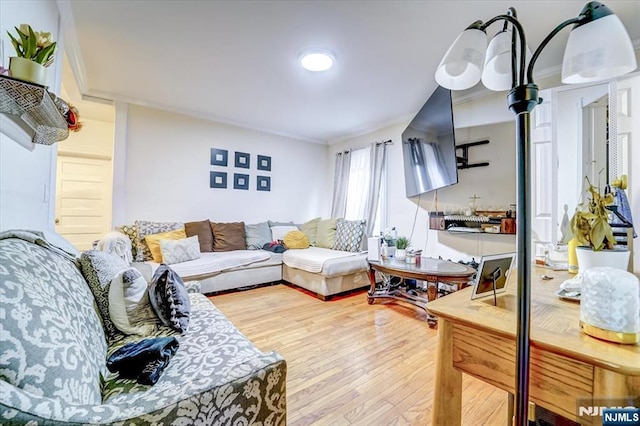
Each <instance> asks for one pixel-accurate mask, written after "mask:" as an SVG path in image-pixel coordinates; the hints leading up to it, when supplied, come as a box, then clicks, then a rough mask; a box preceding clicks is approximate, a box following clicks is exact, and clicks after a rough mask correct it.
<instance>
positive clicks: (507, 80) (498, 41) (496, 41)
mask: <svg viewBox="0 0 640 426" xmlns="http://www.w3.org/2000/svg"><path fill="white" fill-rule="evenodd" d="M512 34H513V33H512V32H511V31H506V30H505V31H500V32H499V33H498V34H496V36H495V37H493V38H492V39H491V42H490V43H489V47H488V48H487V57H486V59H485V62H484V69H483V70H482V84H484V86H485V87H486V88H487V89H489V90H495V91H497V92H499V91H503V90H509V89H511V87H512V80H511V42H512ZM516 46H519V44H516ZM530 58H531V51H530V50H529V46H527V51H526V59H527V62H528V61H529V59H530Z"/></svg>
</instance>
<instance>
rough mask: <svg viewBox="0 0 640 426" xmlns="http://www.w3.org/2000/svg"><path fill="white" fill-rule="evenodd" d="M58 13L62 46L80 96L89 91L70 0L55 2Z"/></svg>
mask: <svg viewBox="0 0 640 426" xmlns="http://www.w3.org/2000/svg"><path fill="white" fill-rule="evenodd" d="M56 4H57V5H58V12H59V13H60V21H61V24H62V33H63V37H64V46H65V49H64V50H65V52H66V54H67V58H68V59H69V65H70V66H71V71H72V72H73V76H74V77H75V80H76V84H77V86H78V90H79V91H80V93H81V94H85V93H86V92H87V91H88V90H89V84H88V83H87V72H86V68H85V66H84V60H83V59H82V50H81V49H80V40H79V39H78V33H77V32H76V21H75V18H74V17H73V8H72V7H71V1H70V0H56Z"/></svg>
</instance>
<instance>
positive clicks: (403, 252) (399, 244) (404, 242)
mask: <svg viewBox="0 0 640 426" xmlns="http://www.w3.org/2000/svg"><path fill="white" fill-rule="evenodd" d="M409 244H411V241H409V239H408V238H407V237H398V238H397V239H396V254H395V257H396V260H404V259H405V257H407V247H409Z"/></svg>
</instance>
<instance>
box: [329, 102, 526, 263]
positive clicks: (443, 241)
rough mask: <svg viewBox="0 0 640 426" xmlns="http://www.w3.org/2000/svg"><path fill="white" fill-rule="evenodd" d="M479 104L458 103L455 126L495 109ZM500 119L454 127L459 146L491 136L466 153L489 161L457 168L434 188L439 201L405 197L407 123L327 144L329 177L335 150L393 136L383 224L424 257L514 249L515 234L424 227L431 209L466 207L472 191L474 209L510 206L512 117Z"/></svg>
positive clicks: (513, 192)
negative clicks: (450, 180) (452, 181)
mask: <svg viewBox="0 0 640 426" xmlns="http://www.w3.org/2000/svg"><path fill="white" fill-rule="evenodd" d="M477 102H479V101H468V102H465V106H464V107H462V108H460V110H458V105H456V106H455V107H454V120H455V122H456V126H457V125H458V123H459V122H460V123H466V124H475V123H479V122H482V121H481V118H479V117H477V116H473V115H474V114H476V115H477V114H485V113H486V111H487V110H489V111H490V110H493V107H491V108H486V109H484V108H482V107H481V106H478V105H475V104H474V103H477ZM491 102H495V97H493V96H492V97H491ZM505 109H506V106H505ZM507 112H509V111H507ZM509 114H510V112H509ZM469 115H472V116H469ZM512 118H513V117H512ZM500 121H503V119H500V120H498V119H496V118H495V117H493V118H490V122H492V123H498V124H492V125H488V126H473V127H467V128H461V129H456V143H458V144H460V143H464V142H471V141H476V140H480V139H489V140H490V143H489V144H488V145H482V146H478V147H475V148H471V149H470V151H469V154H470V162H483V161H489V162H490V165H489V166H488V167H480V168H472V169H465V170H459V171H458V178H459V183H458V184H456V185H453V186H450V187H446V188H443V189H440V190H438V191H437V204H436V191H434V192H430V193H427V194H423V195H422V196H420V197H413V198H411V199H408V198H407V197H406V195H405V183H404V164H403V158H402V139H401V135H402V132H403V131H404V130H405V129H406V127H407V125H408V122H407V123H401V124H398V125H394V126H391V127H388V128H385V129H382V130H378V131H376V132H373V133H370V134H367V135H363V136H359V137H356V138H352V139H349V140H346V141H343V142H340V143H338V144H334V145H331V146H330V147H329V155H328V159H329V162H330V164H329V180H330V182H333V168H334V163H333V162H334V159H335V153H336V152H338V151H341V150H344V149H347V148H357V147H361V146H364V145H366V144H369V143H371V142H374V141H382V140H387V139H392V140H393V144H392V145H390V146H389V151H388V153H389V156H388V186H387V188H388V191H387V197H386V198H387V203H386V209H387V224H386V226H387V227H392V226H395V227H396V229H397V231H398V235H404V236H407V237H411V240H412V244H411V246H412V247H413V248H417V249H423V250H424V252H423V255H427V256H432V257H438V256H442V257H443V258H444V259H451V260H454V261H458V260H461V259H462V260H471V258H472V257H475V258H476V260H478V259H479V257H480V256H482V255H487V254H496V253H505V252H510V251H515V236H513V235H491V234H480V235H478V234H470V235H467V234H449V233H447V232H442V231H432V230H429V229H428V227H429V215H428V213H429V211H436V210H439V211H447V212H456V211H464V210H465V209H466V208H467V207H468V205H469V197H470V196H473V195H474V194H476V195H477V196H479V197H480V199H479V200H478V201H477V205H478V207H486V208H502V209H507V208H508V207H509V204H511V203H515V199H516V187H515V185H516V184H515V176H516V170H515V164H516V162H515V155H516V154H515V142H514V140H515V124H514V123H515V121H510V122H507V123H500ZM416 209H417V215H416ZM414 217H416V220H415V226H414ZM412 233H413V235H412Z"/></svg>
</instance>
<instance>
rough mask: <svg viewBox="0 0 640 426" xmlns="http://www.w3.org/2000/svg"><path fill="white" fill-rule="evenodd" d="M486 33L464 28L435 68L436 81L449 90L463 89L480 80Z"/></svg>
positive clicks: (485, 48)
mask: <svg viewBox="0 0 640 426" xmlns="http://www.w3.org/2000/svg"><path fill="white" fill-rule="evenodd" d="M486 50H487V35H486V34H485V32H484V31H481V30H478V29H466V30H464V31H463V32H462V34H460V35H459V36H458V38H457V39H456V41H454V42H453V44H452V45H451V47H450V48H449V50H447V53H446V54H445V55H444V58H442V61H441V62H440V65H438V69H437V70H436V81H437V82H438V84H439V85H440V86H442V87H444V88H447V89H450V90H464V89H468V88H470V87H473V86H474V85H476V84H477V83H478V82H479V81H480V77H481V75H482V65H483V63H484V55H485V53H486Z"/></svg>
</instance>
